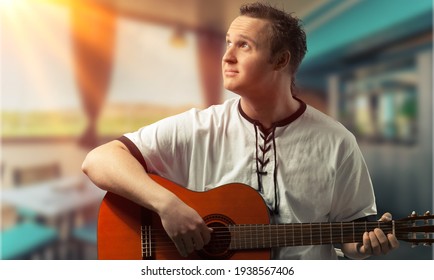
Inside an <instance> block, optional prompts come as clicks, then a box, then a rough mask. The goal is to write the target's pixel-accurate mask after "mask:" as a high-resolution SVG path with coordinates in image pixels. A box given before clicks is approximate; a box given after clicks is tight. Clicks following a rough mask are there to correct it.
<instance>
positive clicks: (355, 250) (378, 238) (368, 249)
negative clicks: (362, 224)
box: [342, 213, 399, 259]
mask: <svg viewBox="0 0 434 280" xmlns="http://www.w3.org/2000/svg"><path fill="white" fill-rule="evenodd" d="M391 220H392V215H390V213H385V214H384V215H383V216H382V217H381V219H380V221H382V222H388V221H391ZM398 247H399V242H398V239H396V237H395V236H394V235H393V234H391V233H389V234H387V235H386V234H385V233H384V232H383V231H382V230H381V229H379V228H376V229H374V230H373V231H370V232H365V233H364V234H363V243H345V244H343V246H342V251H343V252H344V254H345V255H346V256H348V257H349V258H352V259H365V258H367V257H369V256H371V255H374V256H378V255H382V254H383V255H384V254H387V253H388V252H389V251H391V250H393V249H396V248H398Z"/></svg>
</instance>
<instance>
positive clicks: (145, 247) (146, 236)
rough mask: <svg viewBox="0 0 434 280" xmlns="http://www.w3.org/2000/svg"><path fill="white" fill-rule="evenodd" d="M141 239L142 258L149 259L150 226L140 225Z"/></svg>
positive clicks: (150, 244) (151, 249)
mask: <svg viewBox="0 0 434 280" xmlns="http://www.w3.org/2000/svg"><path fill="white" fill-rule="evenodd" d="M141 231H142V234H141V236H142V237H141V239H142V259H143V260H149V259H152V251H153V248H152V231H151V226H142V227H141Z"/></svg>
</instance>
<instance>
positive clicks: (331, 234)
mask: <svg viewBox="0 0 434 280" xmlns="http://www.w3.org/2000/svg"><path fill="white" fill-rule="evenodd" d="M329 226H330V242H331V243H333V231H332V223H329Z"/></svg>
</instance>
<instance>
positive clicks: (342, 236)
mask: <svg viewBox="0 0 434 280" xmlns="http://www.w3.org/2000/svg"><path fill="white" fill-rule="evenodd" d="M342 224H343V223H342V222H341V243H342V244H344V229H343V226H342Z"/></svg>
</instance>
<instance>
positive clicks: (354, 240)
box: [352, 222, 356, 242]
mask: <svg viewBox="0 0 434 280" xmlns="http://www.w3.org/2000/svg"><path fill="white" fill-rule="evenodd" d="M352 224H353V242H356V238H355V234H354V222H352Z"/></svg>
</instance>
